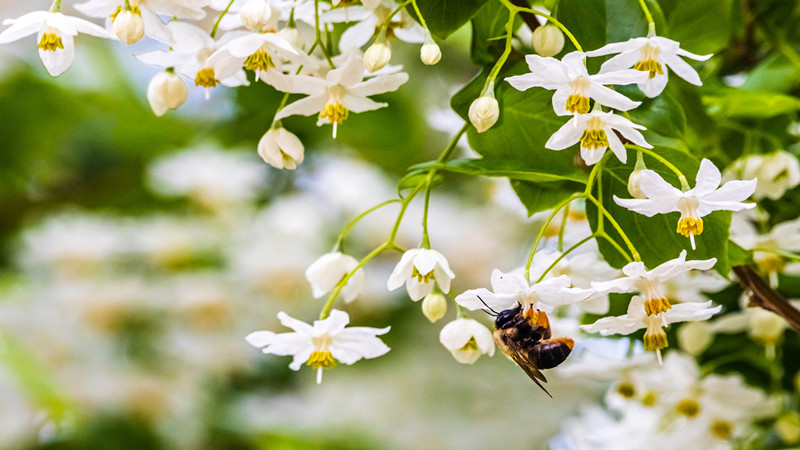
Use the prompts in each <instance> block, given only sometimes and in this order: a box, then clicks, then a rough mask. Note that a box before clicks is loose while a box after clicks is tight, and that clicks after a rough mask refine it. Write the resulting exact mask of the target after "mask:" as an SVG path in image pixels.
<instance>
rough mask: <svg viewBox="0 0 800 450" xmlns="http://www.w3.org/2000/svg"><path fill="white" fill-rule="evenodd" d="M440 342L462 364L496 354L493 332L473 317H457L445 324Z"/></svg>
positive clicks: (440, 334) (440, 335)
mask: <svg viewBox="0 0 800 450" xmlns="http://www.w3.org/2000/svg"><path fill="white" fill-rule="evenodd" d="M439 342H441V343H442V345H443V346H444V348H446V349H447V350H449V351H450V353H451V354H452V355H453V358H455V359H456V361H458V362H460V363H461V364H472V363H474V362H475V361H477V359H478V358H480V356H481V355H489V356H492V355H494V338H493V337H492V332H491V331H490V330H489V329H488V328H486V327H485V326H484V325H482V324H481V323H480V322H478V321H476V320H473V319H456V320H454V321H452V322H450V323H448V324H447V325H445V326H444V328H442V331H441V332H440V333H439Z"/></svg>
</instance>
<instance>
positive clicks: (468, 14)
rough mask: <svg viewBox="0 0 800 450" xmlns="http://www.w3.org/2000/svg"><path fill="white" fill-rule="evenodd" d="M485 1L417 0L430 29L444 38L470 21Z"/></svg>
mask: <svg viewBox="0 0 800 450" xmlns="http://www.w3.org/2000/svg"><path fill="white" fill-rule="evenodd" d="M484 3H485V1H483V0H417V5H418V6H419V10H420V13H422V17H424V18H425V22H427V24H428V29H430V31H431V33H432V34H433V35H434V36H436V37H439V38H442V39H446V38H447V37H448V36H450V35H451V34H453V33H454V32H455V31H456V30H458V29H459V28H461V27H462V26H464V24H466V23H467V22H469V20H470V19H471V18H472V16H474V15H475V14H476V13H477V12H478V10H479V9H480V8H481V6H483V4H484Z"/></svg>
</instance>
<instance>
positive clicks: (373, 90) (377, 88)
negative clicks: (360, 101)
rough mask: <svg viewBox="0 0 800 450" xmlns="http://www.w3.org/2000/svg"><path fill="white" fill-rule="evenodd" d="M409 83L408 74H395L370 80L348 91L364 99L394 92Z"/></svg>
mask: <svg viewBox="0 0 800 450" xmlns="http://www.w3.org/2000/svg"><path fill="white" fill-rule="evenodd" d="M406 81H408V74H407V73H393V74H390V75H381V76H377V77H374V78H370V79H369V80H367V81H363V82H361V83H358V84H356V85H354V86H353V87H352V88H350V89H348V90H349V91H350V92H352V93H353V94H356V95H360V96H363V97H368V96H370V95H375V94H383V93H385V92H394V91H396V90H397V89H398V88H400V86H402V85H403V84H404V83H405V82H406Z"/></svg>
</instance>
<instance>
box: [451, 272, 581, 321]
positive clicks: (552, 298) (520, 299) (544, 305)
mask: <svg viewBox="0 0 800 450" xmlns="http://www.w3.org/2000/svg"><path fill="white" fill-rule="evenodd" d="M491 282H492V290H493V291H494V292H492V291H489V290H488V289H486V288H480V289H471V290H469V291H466V292H464V293H463V294H460V295H459V296H458V297H456V303H458V304H459V305H461V306H463V307H464V308H467V309H469V310H470V311H475V310H478V309H485V308H491V309H493V310H495V311H497V312H499V311H503V310H506V309H510V308H513V307H514V306H515V305H517V304H520V305H522V307H523V309H526V310H527V309H529V308H534V309H540V310H542V311H546V312H552V311H553V309H554V308H555V307H556V306H560V305H568V304H571V303H577V302H580V301H583V300H586V299H587V298H589V296H591V295H592V293H593V292H594V291H592V290H591V289H580V288H573V287H570V286H572V281H571V280H570V279H569V277H568V276H566V275H561V276H558V277H553V278H549V279H545V280H543V281H541V282H539V283H533V284H532V285H529V284H528V282H527V281H526V280H525V277H523V276H522V274H520V273H514V272H511V273H503V272H500V271H499V270H497V269H495V270H494V271H492V278H491Z"/></svg>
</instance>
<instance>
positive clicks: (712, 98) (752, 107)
mask: <svg viewBox="0 0 800 450" xmlns="http://www.w3.org/2000/svg"><path fill="white" fill-rule="evenodd" d="M703 104H704V105H705V106H706V109H707V111H708V113H709V115H711V117H713V118H715V119H725V118H751V119H767V118H770V117H775V116H779V115H782V114H787V113H793V112H796V111H798V110H800V100H798V99H797V98H796V97H792V96H789V95H784V94H780V93H777V92H752V91H745V90H742V89H735V88H717V89H714V90H713V91H711V93H710V94H708V95H704V96H703Z"/></svg>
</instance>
